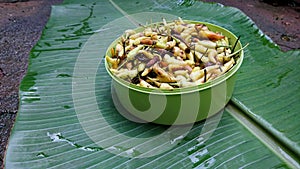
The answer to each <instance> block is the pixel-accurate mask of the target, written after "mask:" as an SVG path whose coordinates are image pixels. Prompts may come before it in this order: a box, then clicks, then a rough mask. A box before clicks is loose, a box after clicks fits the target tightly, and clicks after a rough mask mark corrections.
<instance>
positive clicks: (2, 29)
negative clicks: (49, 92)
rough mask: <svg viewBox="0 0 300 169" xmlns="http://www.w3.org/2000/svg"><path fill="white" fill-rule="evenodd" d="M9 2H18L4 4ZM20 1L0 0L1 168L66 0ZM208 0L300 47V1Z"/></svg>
mask: <svg viewBox="0 0 300 169" xmlns="http://www.w3.org/2000/svg"><path fill="white" fill-rule="evenodd" d="M8 1H15V2H14V3H4V2H8ZM16 1H18V0H0V168H2V167H3V159H4V154H5V150H6V146H7V142H8V138H9V135H10V131H11V127H12V126H13V124H14V120H15V117H16V114H17V112H18V104H19V102H18V89H19V84H20V81H21V80H22V78H23V77H24V75H25V73H26V70H27V65H28V56H29V52H30V50H31V48H32V47H33V46H34V45H35V44H36V42H37V41H38V39H39V38H40V35H41V32H42V30H43V29H44V26H45V24H46V22H47V20H48V18H49V14H50V11H51V5H53V4H59V3H61V2H62V1H63V0H27V1H26V0H25V2H16ZM19 1H22V0H19ZM23 1H24V0H23ZM204 1H206V2H218V3H221V4H223V5H226V6H234V7H237V8H239V9H240V10H242V11H243V12H244V13H246V14H247V15H248V16H249V17H250V18H251V19H252V20H253V21H254V22H255V23H256V24H257V26H258V27H259V28H260V29H261V30H262V31H263V32H264V33H265V34H266V35H268V36H269V37H270V38H271V39H272V40H273V41H274V42H275V43H277V44H278V45H279V46H280V47H281V49H282V50H283V51H288V50H292V49H300V42H299V38H300V34H299V32H300V30H299V29H300V25H299V23H300V8H299V0H294V1H293V0H287V1H283V2H282V1H279V0H278V1H271V0H265V1H261V0H252V1H248V0H204ZM1 2H2V3H1ZM1 166H2V167H1Z"/></svg>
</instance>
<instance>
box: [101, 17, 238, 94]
mask: <svg viewBox="0 0 300 169" xmlns="http://www.w3.org/2000/svg"><path fill="white" fill-rule="evenodd" d="M234 48H235V44H231V43H230V42H229V40H228V37H226V36H225V35H223V34H222V32H213V31H211V30H210V29H209V28H208V27H207V26H206V25H205V24H203V23H191V22H185V21H183V20H182V19H181V18H179V19H178V20H175V21H173V22H169V23H167V22H166V21H165V20H163V22H162V23H159V24H153V25H151V26H149V27H145V28H144V30H143V31H136V30H127V31H125V34H124V36H122V37H121V38H120V39H119V41H118V42H117V43H116V45H115V46H114V47H113V48H111V49H110V50H111V56H108V55H107V56H106V61H107V62H108V63H109V66H110V71H111V72H112V73H113V74H114V75H115V76H116V77H118V78H121V79H123V80H125V81H127V82H129V83H132V84H136V85H137V86H142V87H146V88H159V89H167V90H172V89H174V88H185V87H191V86H197V85H201V84H203V83H206V82H209V81H212V80H214V79H216V78H217V77H219V76H221V75H223V74H224V73H226V72H227V71H228V70H230V69H231V68H232V67H233V66H234V64H235V62H236V58H237V57H238V54H239V51H240V50H242V49H240V50H238V51H235V52H233V51H234Z"/></svg>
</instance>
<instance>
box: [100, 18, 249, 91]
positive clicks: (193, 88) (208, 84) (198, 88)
mask: <svg viewBox="0 0 300 169" xmlns="http://www.w3.org/2000/svg"><path fill="white" fill-rule="evenodd" d="M183 21H185V22H187V23H200V24H205V25H206V26H208V27H210V26H212V27H215V28H217V29H220V30H222V31H225V32H227V33H229V34H230V35H231V36H233V37H234V38H235V39H238V38H237V36H236V35H235V34H233V33H232V32H231V31H229V30H228V29H226V28H224V27H221V26H218V25H215V24H212V23H209V22H203V21H194V20H183ZM158 23H162V22H156V23H152V24H148V25H144V26H149V25H153V24H158ZM137 29H142V28H141V27H138V28H136V29H135V30H137ZM118 40H119V38H117V39H115V40H114V41H113V42H112V43H110V45H109V47H108V48H107V50H106V53H105V56H106V55H107V54H108V53H109V51H110V48H111V45H113V44H115V43H116V42H117V41H118ZM237 45H238V46H240V48H242V47H243V46H242V43H241V41H240V40H238V43H237ZM239 54H240V55H239V57H238V59H237V60H236V62H235V64H234V65H233V67H232V68H231V69H230V70H228V71H227V72H226V73H224V74H222V75H220V76H219V77H217V78H215V79H213V80H211V81H208V82H205V83H203V84H200V85H195V86H189V87H183V88H174V89H172V90H170V89H159V88H146V87H141V86H137V85H135V84H132V83H130V82H128V81H125V80H123V79H121V78H118V77H117V76H115V75H114V74H113V73H112V72H111V71H110V70H109V65H108V63H107V61H106V59H105V56H104V58H103V59H104V62H105V69H106V72H108V74H109V75H110V77H111V78H112V80H113V82H117V83H118V84H120V85H122V86H123V87H125V88H128V89H131V90H134V91H137V92H141V93H145V94H157V95H177V94H188V93H193V92H199V91H202V90H206V89H208V88H212V87H214V86H217V85H219V84H221V83H223V82H225V81H226V80H227V79H229V78H230V77H232V76H233V75H234V74H235V73H236V72H237V71H238V69H239V68H240V66H241V65H242V62H243V59H244V50H241V51H240V52H239Z"/></svg>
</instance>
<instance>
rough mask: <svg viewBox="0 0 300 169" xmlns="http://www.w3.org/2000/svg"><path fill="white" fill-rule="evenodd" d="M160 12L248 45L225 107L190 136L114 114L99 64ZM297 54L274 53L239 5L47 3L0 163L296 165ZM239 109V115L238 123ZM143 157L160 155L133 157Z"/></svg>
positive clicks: (299, 143)
mask: <svg viewBox="0 0 300 169" xmlns="http://www.w3.org/2000/svg"><path fill="white" fill-rule="evenodd" d="M153 13H155V14H156V15H155V17H154V15H153ZM150 14H151V15H150ZM162 16H164V17H167V18H169V19H171V18H173V17H174V16H180V17H181V18H183V19H189V20H198V21H207V22H211V23H214V24H217V25H219V26H222V27H224V28H227V29H228V30H230V31H232V32H233V33H234V34H236V35H240V36H241V42H242V43H243V44H245V43H248V42H249V43H250V45H249V46H248V47H247V49H246V50H245V59H244V63H243V65H242V67H241V69H240V71H239V72H238V78H237V83H236V87H235V92H234V95H233V98H232V101H231V102H230V103H229V104H230V105H229V107H228V106H227V108H226V109H225V110H224V112H223V113H222V112H220V113H219V114H217V115H215V116H213V117H212V118H209V119H208V120H206V121H202V122H198V123H196V124H194V125H193V126H192V128H191V130H190V131H189V132H188V133H184V132H182V130H184V127H174V128H169V127H167V126H161V125H155V124H140V123H135V122H131V121H129V120H127V119H125V118H124V117H123V116H121V115H120V114H119V113H118V111H117V110H116V108H115V106H114V104H113V100H112V95H111V94H112V93H113V91H112V90H111V79H110V78H109V76H108V74H107V73H106V72H105V68H104V64H103V61H102V58H103V56H104V54H105V50H106V48H107V47H108V45H109V44H110V43H111V42H112V41H113V40H114V39H115V38H117V37H118V36H119V35H120V34H122V33H123V31H124V30H126V29H127V28H134V27H136V22H138V23H142V24H145V23H146V22H151V21H155V20H160V19H161V17H162ZM95 36H96V37H97V38H96V39H93V37H95ZM299 54H300V51H290V52H281V51H280V49H279V48H278V47H277V46H276V45H275V44H274V43H272V42H271V41H270V40H269V38H268V37H266V36H265V35H264V34H263V33H262V32H261V31H260V30H259V29H258V28H257V27H256V25H255V24H254V23H253V22H252V21H251V20H250V19H249V18H248V17H247V16H246V15H245V14H243V13H242V12H241V11H239V10H238V9H236V8H231V7H223V6H221V5H218V4H208V3H202V2H198V1H166V0H153V1H141V0H135V1H122V0H114V1H104V2H98V1H95V0H87V1H84V2H83V1H80V0H66V1H64V3H63V4H62V5H58V6H53V8H52V13H51V17H50V19H49V22H48V23H47V25H46V27H45V29H44V31H43V34H42V37H41V39H40V40H39V42H38V43H37V44H36V46H35V47H34V49H33V50H32V51H31V53H30V63H29V68H28V72H27V75H26V76H25V77H24V79H23V81H22V83H21V86H20V110H19V112H18V115H17V119H16V123H15V126H14V128H13V131H12V134H11V138H10V141H9V146H8V150H7V154H6V159H5V166H6V168H240V167H241V168H242V167H244V168H290V167H299V161H300V159H299V156H300V148H299V147H300V132H299V128H300V123H299V119H300V114H299V113H298V112H299V111H298V110H299V109H300V104H299V101H300V91H299V90H300V88H299V85H298V84H299V82H300V78H299V74H300V72H299V69H298V67H299V64H300V63H299V62H300V60H299ZM76 86H81V88H80V89H78V88H76ZM74 99H77V102H75V101H74ZM232 106H233V107H235V106H236V107H238V108H236V109H231V108H230V107H232ZM78 112H81V113H78ZM237 112H240V114H243V116H240V117H241V118H238V117H239V116H237V114H238V113H237ZM247 122H251V124H253V125H252V126H254V128H257V129H259V130H260V132H262V133H266V134H265V135H266V136H268V138H270V139H271V141H266V140H267V139H263V138H264V137H260V135H259V134H257V133H258V132H257V130H254V128H253V127H249V125H247V124H248V123H247ZM249 124H250V123H249ZM207 126H210V127H213V126H216V128H215V129H213V130H207ZM87 128H88V132H87ZM174 133H175V134H174ZM155 136H161V137H155ZM124 138H126V139H124ZM272 140H273V141H272ZM274 147H279V148H278V150H275V149H274ZM167 148H169V149H168V151H163V150H165V149H167ZM160 151H161V153H158V152H160ZM143 153H145V154H147V153H148V154H155V153H158V154H157V155H153V156H149V157H146V158H138V157H139V156H140V155H141V154H143Z"/></svg>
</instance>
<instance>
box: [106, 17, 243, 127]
mask: <svg viewBox="0 0 300 169" xmlns="http://www.w3.org/2000/svg"><path fill="white" fill-rule="evenodd" d="M185 22H188V23H200V24H205V25H206V26H207V27H208V28H209V29H210V30H212V31H214V32H222V34H223V35H225V36H227V37H228V39H229V42H230V44H234V43H235V42H236V40H237V39H238V38H237V37H236V36H235V35H234V34H233V33H231V32H230V31H228V30H226V29H224V28H222V27H220V26H217V25H214V24H211V23H207V22H198V21H186V20H185ZM137 30H141V29H140V28H139V29H137ZM118 40H119V39H117V40H115V41H114V42H113V43H112V44H111V45H110V46H109V47H108V49H107V51H106V55H108V56H111V52H110V51H111V50H110V49H111V48H112V47H114V46H115V45H116V43H117V41H118ZM241 48H242V44H241V43H240V42H238V43H237V45H236V47H235V51H236V50H239V49H241ZM243 57H244V53H243V50H241V52H240V54H239V57H238V58H237V59H236V63H235V65H234V66H233V67H232V68H231V69H230V70H229V71H228V72H226V73H225V74H223V75H221V76H219V77H218V78H216V79H214V80H212V81H210V82H206V83H204V84H201V85H198V86H193V87H187V88H177V89H174V90H161V89H149V88H145V87H139V86H136V85H134V84H130V83H129V82H127V81H125V80H123V79H120V78H118V77H116V76H115V75H114V74H113V73H112V72H111V71H110V70H109V64H108V63H107V62H106V59H104V60H105V68H106V71H107V72H108V74H109V75H110V76H111V78H112V88H113V90H114V91H115V94H114V97H117V98H116V99H113V100H114V104H115V106H116V107H118V111H119V112H120V113H121V114H122V115H123V116H124V114H128V113H129V114H131V115H133V116H134V117H137V119H141V121H139V122H152V123H157V124H163V125H182V124H190V123H195V122H198V121H201V120H204V119H206V118H208V117H210V116H212V115H214V114H216V113H218V112H219V111H221V110H223V108H224V107H225V106H226V104H227V103H228V101H229V100H230V98H231V96H232V93H233V90H234V85H235V81H236V72H237V70H238V69H239V68H240V66H241V64H242V62H243ZM120 107H121V108H120ZM123 111H124V112H123ZM125 116H126V115H125ZM128 119H132V118H128ZM135 121H136V120H135Z"/></svg>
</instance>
